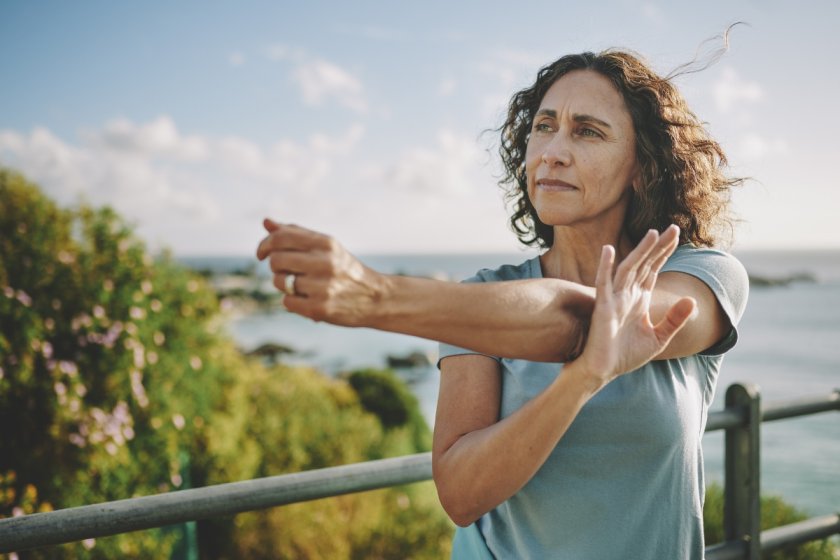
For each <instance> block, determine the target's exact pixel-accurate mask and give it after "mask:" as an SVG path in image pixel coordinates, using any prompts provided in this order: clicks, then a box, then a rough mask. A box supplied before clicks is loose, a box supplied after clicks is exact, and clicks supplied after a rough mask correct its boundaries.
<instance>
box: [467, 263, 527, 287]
mask: <svg viewBox="0 0 840 560" xmlns="http://www.w3.org/2000/svg"><path fill="white" fill-rule="evenodd" d="M541 276H542V272H541V269H540V258H539V257H533V258H531V259H528V260H526V261H524V262H521V263H519V264H503V265H501V266H499V267H498V268H482V269H481V270H479V271H478V272H476V273H475V275H473V276H471V277H469V278H467V279H466V280H464V282H505V281H508V280H524V279H527V278H540V277H541Z"/></svg>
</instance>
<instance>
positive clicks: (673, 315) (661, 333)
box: [654, 297, 697, 346]
mask: <svg viewBox="0 0 840 560" xmlns="http://www.w3.org/2000/svg"><path fill="white" fill-rule="evenodd" d="M696 309H697V302H696V301H694V299H693V298H690V297H685V298H682V299H681V300H679V301H678V302H677V303H675V304H674V305H672V306H671V309H669V310H668V313H666V314H665V317H663V318H662V320H661V321H659V324H657V325H656V326H655V327H654V331H655V332H656V338H657V339H659V342H660V343H661V344H662V345H663V346H667V345H668V343H669V342H671V339H672V338H674V335H675V334H677V333H678V332H679V330H680V329H681V328H683V327H684V326H685V324H686V323H687V322H688V320H689V319H690V318H691V316H692V315H694V313H695V311H696Z"/></svg>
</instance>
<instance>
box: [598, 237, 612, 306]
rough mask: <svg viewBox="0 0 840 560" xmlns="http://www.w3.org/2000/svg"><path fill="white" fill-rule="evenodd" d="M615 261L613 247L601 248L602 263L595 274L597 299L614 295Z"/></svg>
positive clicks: (605, 246)
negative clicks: (613, 276)
mask: <svg viewBox="0 0 840 560" xmlns="http://www.w3.org/2000/svg"><path fill="white" fill-rule="evenodd" d="M614 261H615V248H614V247H613V246H612V245H604V246H603V247H602V248H601V261H600V262H599V263H598V272H596V273H595V294H596V298H603V297H607V296H609V295H610V294H612V291H613V281H612V267H613V262H614Z"/></svg>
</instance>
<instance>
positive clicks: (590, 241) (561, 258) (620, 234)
mask: <svg viewBox="0 0 840 560" xmlns="http://www.w3.org/2000/svg"><path fill="white" fill-rule="evenodd" d="M604 245H612V246H613V247H615V248H616V258H615V261H616V263H618V262H621V260H622V259H624V257H626V256H627V254H628V253H629V252H630V251H631V250H632V249H633V244H632V242H631V241H630V239H629V238H628V237H627V235H626V234H625V233H624V231H623V228H621V227H614V228H609V227H603V224H601V225H599V226H598V227H597V228H585V227H571V226H555V228H554V244H553V245H552V246H551V248H549V249H548V251H546V252H545V253H543V254H542V255H541V256H540V265H541V267H542V274H543V276H544V277H545V278H562V279H564V280H569V281H572V282H577V283H579V284H583V285H586V286H594V285H595V275H596V274H597V272H598V264H599V263H600V262H601V248H602V247H603V246H604Z"/></svg>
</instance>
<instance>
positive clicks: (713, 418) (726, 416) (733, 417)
mask: <svg viewBox="0 0 840 560" xmlns="http://www.w3.org/2000/svg"><path fill="white" fill-rule="evenodd" d="M746 418H747V415H746V414H745V411H743V410H719V411H717V412H710V413H709V418H708V419H707V420H706V431H707V432H713V431H715V430H726V429H729V428H737V427H738V426H741V425H743V423H744V422H746Z"/></svg>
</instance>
